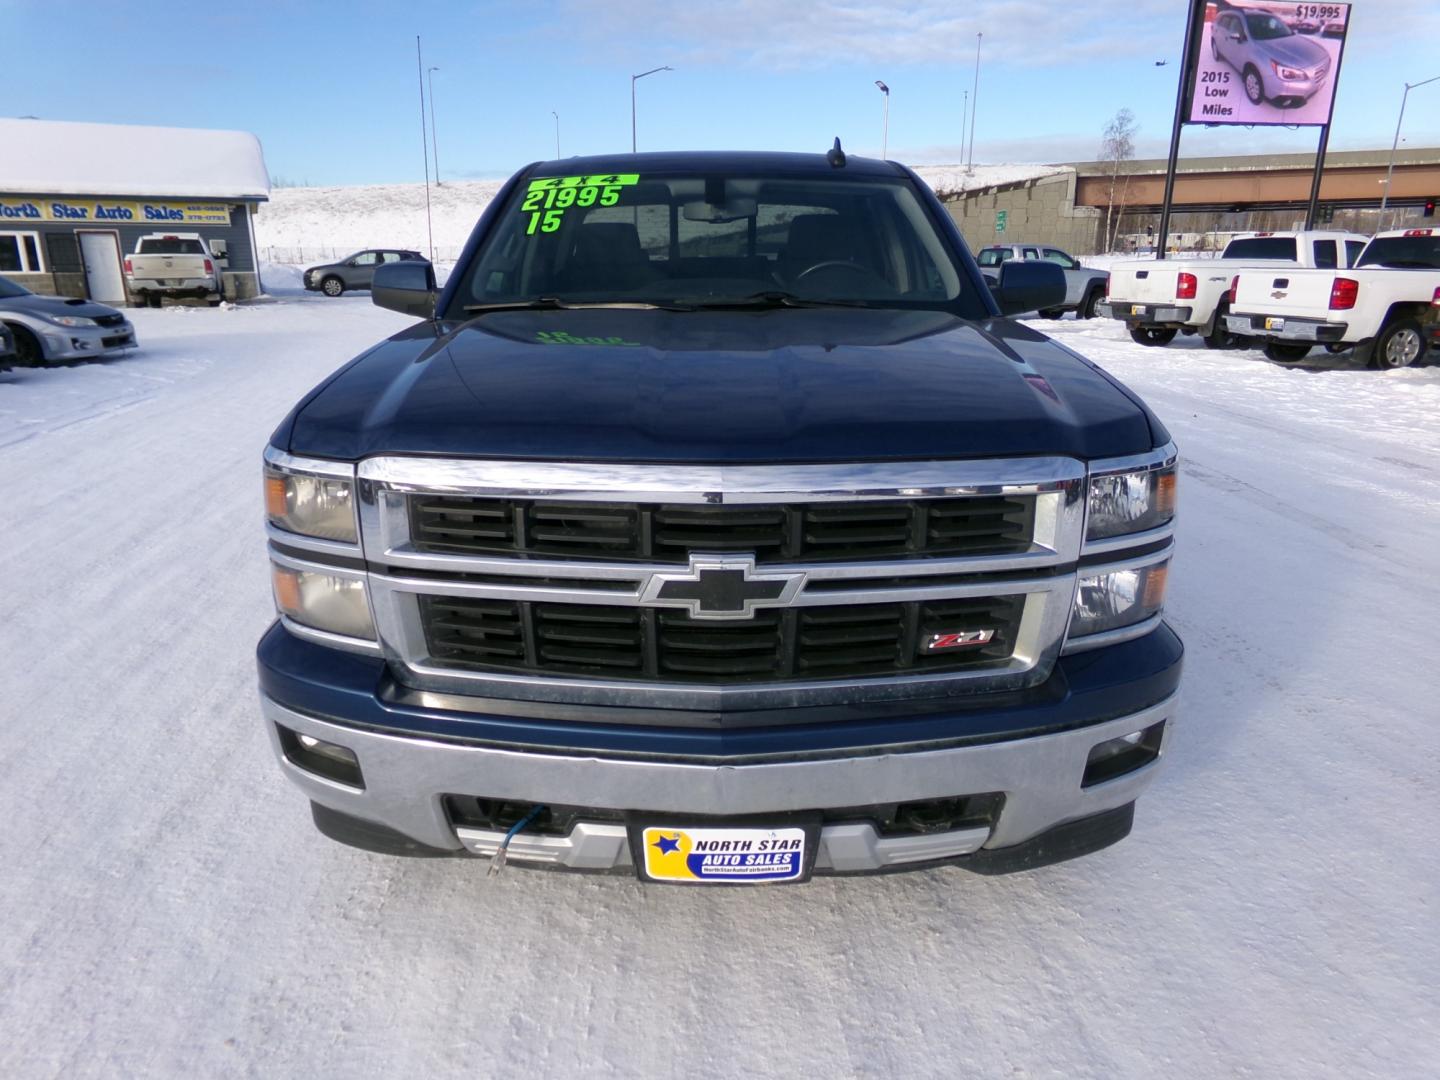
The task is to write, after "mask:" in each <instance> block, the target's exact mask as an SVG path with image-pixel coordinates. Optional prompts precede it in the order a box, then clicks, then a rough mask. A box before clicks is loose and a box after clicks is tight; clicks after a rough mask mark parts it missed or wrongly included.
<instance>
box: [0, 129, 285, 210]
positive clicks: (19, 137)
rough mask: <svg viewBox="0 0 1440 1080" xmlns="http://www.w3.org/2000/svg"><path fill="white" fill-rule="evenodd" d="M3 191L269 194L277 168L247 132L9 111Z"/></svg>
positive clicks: (1, 140) (1, 162)
mask: <svg viewBox="0 0 1440 1080" xmlns="http://www.w3.org/2000/svg"><path fill="white" fill-rule="evenodd" d="M0 191H3V192H12V193H16V194H27V195H153V196H159V195H164V196H172V197H182V198H183V197H191V198H198V197H201V196H205V197H211V198H224V199H268V198H269V197H270V174H269V173H268V172H267V171H266V169H265V155H264V152H263V151H262V150H261V149H260V140H259V139H257V138H256V137H255V136H254V135H251V134H250V133H249V132H246V131H210V130H206V129H202V128H166V127H140V126H138V125H133V124H86V123H76V122H72V121H69V120H18V119H11V118H8V117H3V118H0Z"/></svg>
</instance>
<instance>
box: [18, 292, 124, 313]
mask: <svg viewBox="0 0 1440 1080" xmlns="http://www.w3.org/2000/svg"><path fill="white" fill-rule="evenodd" d="M0 311H24V312H29V313H30V314H32V315H40V316H42V317H44V316H50V315H74V316H76V317H78V318H82V319H95V318H99V317H100V316H102V315H119V314H121V313H120V312H119V311H117V310H115V309H114V308H112V307H106V306H105V305H104V304H97V303H95V302H94V301H92V300H76V299H67V298H66V297H63V296H35V295H33V294H32V295H30V296H8V297H5V298H4V299H0Z"/></svg>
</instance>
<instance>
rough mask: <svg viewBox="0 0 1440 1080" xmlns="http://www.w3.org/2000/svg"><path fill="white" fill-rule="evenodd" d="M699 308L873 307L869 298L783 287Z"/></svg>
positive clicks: (710, 302) (705, 303)
mask: <svg viewBox="0 0 1440 1080" xmlns="http://www.w3.org/2000/svg"><path fill="white" fill-rule="evenodd" d="M695 306H696V307H697V308H702V309H706V310H710V309H716V308H782V307H790V308H813V307H848V308H873V307H878V306H879V305H878V304H873V303H871V302H870V301H868V300H821V299H812V298H810V297H805V296H796V295H795V294H794V293H792V292H785V291H784V290H781V289H771V290H767V291H765V292H757V293H751V294H750V295H749V296H739V297H736V298H734V299H733V300H701V301H697V302H696V303H695Z"/></svg>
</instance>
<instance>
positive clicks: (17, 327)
mask: <svg viewBox="0 0 1440 1080" xmlns="http://www.w3.org/2000/svg"><path fill="white" fill-rule="evenodd" d="M0 323H4V325H5V328H6V329H7V330H9V331H10V334H11V335H12V336H13V337H14V339H15V352H16V354H17V356H16V362H17V363H19V364H24V365H29V366H38V365H40V364H53V363H59V362H61V361H65V360H94V359H97V358H99V357H105V356H115V355H118V354H120V353H123V352H125V350H127V349H133V348H134V347H135V345H136V340H135V327H133V326H131V325H130V320H129V319H127V318H125V316H124V314H123V313H121V312H119V311H116V310H115V309H114V308H112V307H106V306H105V305H104V304H96V303H92V302H91V301H89V300H74V299H70V298H68V297H64V296H37V295H35V294H34V293H32V292H31V291H30V290H29V289H27V288H25V287H24V286H23V285H17V284H15V282H13V281H9V280H7V279H5V278H3V277H0Z"/></svg>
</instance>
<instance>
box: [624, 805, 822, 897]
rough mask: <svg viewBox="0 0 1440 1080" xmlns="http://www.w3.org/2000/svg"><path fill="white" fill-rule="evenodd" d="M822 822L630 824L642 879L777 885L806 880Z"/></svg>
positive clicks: (699, 883)
mask: <svg viewBox="0 0 1440 1080" xmlns="http://www.w3.org/2000/svg"><path fill="white" fill-rule="evenodd" d="M819 835H820V828H819V822H818V821H813V822H812V821H809V820H807V821H805V822H801V823H795V824H780V823H778V822H777V823H775V824H774V825H773V826H766V825H763V824H746V825H743V826H741V825H693V824H684V823H676V824H673V825H671V824H668V823H665V822H664V821H663V820H655V821H652V822H650V823H646V824H643V825H642V824H636V825H632V826H631V841H630V842H631V851H632V853H633V854H634V856H635V865H636V867H637V868H638V869H639V872H640V879H641V880H642V881H658V882H664V883H666V884H670V885H774V884H780V883H785V882H797V881H805V880H806V879H808V878H809V877H810V869H811V867H812V866H813V865H814V862H815V845H816V842H817V840H818V839H819Z"/></svg>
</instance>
